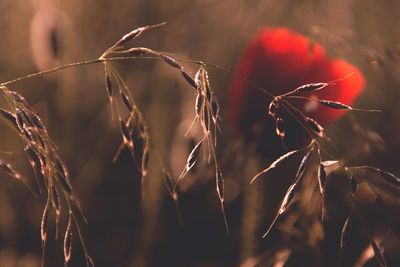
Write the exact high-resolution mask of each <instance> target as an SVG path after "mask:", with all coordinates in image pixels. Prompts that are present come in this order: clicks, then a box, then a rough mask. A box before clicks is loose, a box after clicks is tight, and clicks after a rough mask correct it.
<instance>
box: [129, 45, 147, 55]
mask: <svg viewBox="0 0 400 267" xmlns="http://www.w3.org/2000/svg"><path fill="white" fill-rule="evenodd" d="M147 52H148V50H147V49H144V48H143V47H133V48H130V49H129V50H128V51H127V53H128V54H129V55H131V56H134V57H135V56H141V55H143V54H146V53H147Z"/></svg>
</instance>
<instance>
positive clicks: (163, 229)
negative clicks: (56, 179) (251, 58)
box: [0, 0, 400, 267]
mask: <svg viewBox="0 0 400 267" xmlns="http://www.w3.org/2000/svg"><path fill="white" fill-rule="evenodd" d="M399 14H400V2H399V1H397V0H381V1H373V0H353V1H351V0H328V1H315V0H298V1H289V0H283V1H273V0H261V1H257V0H251V1H245V0H229V1H224V0H220V1H212V0H193V1H184V0H170V1H162V0H159V1H156V0H147V1H139V0H137V1H132V0H131V1H128V0H114V1H106V0H86V1H80V0H69V1H62V0H36V1H35V0H31V1H26V0H24V1H22V0H13V1H11V0H2V1H0V40H1V41H0V70H1V71H0V80H1V81H7V80H10V79H13V78H16V77H19V76H23V75H25V74H28V73H32V72H36V71H39V70H45V69H49V68H52V67H54V66H57V65H62V64H67V63H71V62H75V61H80V60H85V59H95V58H97V57H99V56H100V55H101V54H102V52H103V51H104V50H106V49H107V48H108V47H109V46H111V45H112V44H113V43H114V42H115V41H116V40H118V39H119V38H120V37H121V36H122V35H124V34H125V33H127V32H129V31H131V30H132V29H134V28H137V27H139V26H143V25H147V24H156V23H160V22H164V21H166V22H167V25H166V26H164V27H162V28H159V29H154V30H152V31H150V32H148V33H146V34H145V35H143V37H141V38H140V39H138V40H137V44H138V46H145V47H149V48H152V49H155V50H159V51H166V52H170V53H173V54H175V55H176V57H177V58H189V59H195V60H202V61H205V62H210V63H213V64H216V65H219V66H223V67H226V68H227V69H231V70H233V69H234V68H235V63H236V62H237V60H238V58H239V57H240V54H241V52H242V49H243V48H244V46H245V44H246V43H247V41H248V40H249V38H251V36H253V35H254V34H255V33H256V32H257V31H258V30H259V29H261V28H262V27H264V26H287V27H291V28H293V29H295V30H297V31H299V32H301V33H303V34H304V35H306V36H309V37H310V38H313V39H315V40H316V41H318V42H321V43H322V44H323V45H324V46H325V47H326V49H327V51H328V53H329V55H330V56H332V57H340V58H343V59H346V60H348V61H350V62H352V63H353V64H355V65H356V66H358V67H359V68H360V69H361V70H362V71H363V73H364V74H365V77H366V80H367V87H368V88H367V90H365V91H364V93H363V95H362V96H361V97H360V98H359V101H358V103H357V105H358V106H360V107H365V108H376V109H383V110H384V114H372V115H371V114H369V113H368V114H362V113H357V114H356V120H357V121H358V123H359V125H360V126H361V127H363V128H366V129H370V130H371V131H374V132H376V133H377V134H379V135H380V136H381V137H382V139H383V140H384V141H385V143H386V145H385V148H384V149H382V147H381V146H368V145H366V144H364V143H357V135H356V134H353V133H354V129H350V128H352V127H350V126H349V125H354V124H349V121H353V120H354V118H353V117H352V116H348V117H347V118H345V119H343V120H342V121H341V122H338V123H337V124H336V125H333V126H332V127H331V129H330V131H331V136H333V139H334V140H335V142H336V144H338V146H339V148H342V150H339V151H340V153H339V155H338V156H340V157H342V156H343V157H345V155H351V157H350V158H351V159H352V161H353V162H354V163H359V162H362V163H363V164H367V163H369V164H373V165H374V166H377V167H382V168H384V169H386V170H389V171H392V172H393V173H395V174H400V172H399V169H398V163H399V156H398V155H399V150H400V138H399V137H398V135H399V130H400V129H399V127H400V124H399V123H398V121H399V116H400V108H399V105H398V103H397V102H398V97H399V85H400V78H399V77H400V75H399V74H400V64H399V57H400V40H399V39H400V20H399V19H398V15H399ZM184 65H185V68H186V69H188V70H189V71H190V72H191V73H193V74H194V73H195V72H196V66H195V65H190V64H184ZM119 66H120V71H121V73H123V76H124V78H125V79H126V81H127V82H128V85H129V87H130V89H131V92H132V94H133V95H134V96H135V99H136V102H137V104H138V105H139V107H140V108H141V110H142V112H143V113H144V115H145V118H146V120H147V122H148V124H149V128H150V129H149V130H150V134H151V137H152V139H153V143H154V149H153V152H154V151H156V153H158V154H159V155H160V157H161V159H163V161H164V164H165V166H167V168H168V169H170V170H171V172H172V173H173V175H175V176H176V175H178V174H179V172H180V171H181V169H182V168H183V166H184V161H185V160H186V157H187V153H189V152H190V149H189V147H190V143H191V142H193V141H191V140H193V138H196V136H195V135H194V136H193V137H191V135H189V137H187V138H185V137H184V134H185V131H186V129H187V127H188V125H189V124H190V121H191V119H192V118H193V117H194V97H195V95H194V93H193V91H192V89H191V88H190V87H189V86H188V85H187V83H186V82H185V81H184V80H183V79H182V78H181V76H180V75H179V73H178V72H176V71H174V70H172V69H171V68H169V67H168V66H166V65H165V64H163V63H162V62H158V61H146V60H143V61H141V60H137V61H132V62H124V63H121V64H119ZM209 73H210V78H211V82H212V86H213V87H214V91H215V93H216V94H217V97H218V98H219V99H220V103H221V106H222V119H223V123H222V131H223V134H222V135H220V136H219V141H220V142H219V146H218V150H219V151H218V157H219V158H220V160H221V162H222V168H223V172H224V174H225V178H226V195H227V196H226V198H227V199H226V208H227V215H228V221H229V224H230V226H231V234H230V236H227V235H226V232H225V229H224V224H223V220H222V216H221V214H220V209H219V204H218V198H217V195H216V193H215V186H214V183H213V174H212V168H211V171H207V170H202V171H200V173H201V175H196V174H194V175H192V176H190V177H188V179H187V180H188V182H187V183H185V185H184V186H183V189H182V190H183V191H184V192H183V193H182V196H181V202H180V205H181V213H182V218H183V227H182V228H180V227H179V223H178V219H177V215H176V210H175V207H174V203H173V201H172V200H171V199H170V197H169V195H168V193H167V191H166V190H165V188H164V182H163V178H162V175H161V174H160V171H159V169H158V168H157V166H158V164H157V163H156V162H155V160H154V158H152V159H151V162H150V174H149V176H148V177H147V178H146V180H145V184H144V188H145V189H144V196H145V197H144V199H143V200H141V193H140V187H141V185H140V182H139V176H138V173H137V170H136V168H135V165H134V164H133V163H132V160H131V159H130V156H129V153H127V152H126V151H125V152H124V153H123V154H122V156H121V158H120V160H119V161H118V162H117V163H115V164H113V163H112V158H113V156H114V154H115V152H116V150H117V148H118V145H119V142H120V141H121V135H120V133H119V128H118V127H119V126H118V123H117V121H116V120H114V121H113V120H111V113H110V107H109V104H108V99H107V95H106V92H105V89H104V73H103V67H102V66H101V65H100V64H98V65H89V66H82V67H78V68H73V69H67V70H64V71H60V72H57V73H55V74H51V75H46V76H43V77H40V78H35V79H31V80H28V81H24V82H20V83H18V84H15V85H13V86H12V87H11V88H12V89H14V90H17V91H18V92H20V93H22V94H23V95H24V96H25V97H26V98H27V100H28V101H29V102H30V103H31V104H32V106H34V108H35V109H36V110H37V112H38V113H39V115H41V116H42V118H43V119H44V121H45V123H46V125H47V126H48V130H49V133H50V136H51V137H52V138H53V140H54V141H55V143H56V144H57V146H58V147H59V149H60V154H61V155H62V156H63V158H64V160H65V162H66V164H67V166H68V167H69V169H70V172H71V176H72V177H73V185H74V188H75V190H76V192H77V195H78V196H79V200H80V202H81V204H82V207H83V210H84V211H85V213H86V215H87V217H88V220H89V224H88V225H84V226H83V230H84V235H85V238H86V240H87V246H88V248H89V251H90V253H91V254H92V256H93V258H94V260H95V262H96V266H121V267H123V266H199V267H200V266H244V267H248V266H256V265H257V264H259V266H282V265H279V264H280V263H281V262H280V260H279V259H281V258H282V259H283V258H285V257H286V258H287V257H288V255H291V254H292V252H293V251H297V250H296V248H295V247H296V246H297V248H298V247H299V246H300V247H301V246H303V245H304V243H307V248H308V249H304V250H301V251H302V252H301V253H298V255H297V256H296V255H295V256H294V258H293V260H292V262H290V261H289V262H288V266H319V263H318V262H319V260H320V257H321V253H320V250H321V249H320V244H321V242H322V241H321V240H322V234H321V229H320V228H321V226H320V225H318V224H315V228H312V229H308V231H309V233H308V234H307V235H308V237H307V238H300V240H302V242H297V243H296V242H295V243H293V244H294V245H295V246H292V243H290V242H289V241H288V242H286V243H285V245H287V246H284V245H282V246H281V245H279V244H278V245H277V244H274V243H273V242H267V241H262V240H261V236H262V234H263V231H264V230H265V228H266V225H268V222H270V218H271V216H272V214H273V212H274V210H273V209H272V210H265V207H264V206H263V205H262V204H261V203H263V202H264V201H265V200H267V201H269V200H271V201H272V202H273V203H275V204H274V205H277V203H278V202H279V200H280V198H278V197H275V196H269V195H266V194H264V193H265V192H264V193H263V189H262V188H260V187H257V186H256V187H253V188H249V187H248V179H249V178H250V177H252V176H253V175H254V174H255V173H256V172H257V171H258V170H259V169H260V166H266V165H267V164H266V162H263V161H262V160H260V159H259V158H258V157H257V156H256V155H255V154H254V153H251V151H250V152H249V151H246V152H239V153H238V152H237V150H238V149H237V147H238V145H237V144H238V140H237V137H236V135H235V133H233V130H232V128H231V126H230V125H229V123H228V120H227V116H226V113H224V107H226V100H227V92H228V90H227V89H228V87H229V82H230V80H231V76H230V75H229V74H227V73H224V72H223V71H220V70H213V69H209ZM0 140H2V141H1V142H0V158H4V159H7V160H10V161H11V162H13V163H14V164H15V165H16V166H17V167H18V168H19V169H20V170H21V172H22V173H24V174H26V175H27V176H29V177H32V173H31V171H30V169H29V167H28V166H29V165H28V164H27V160H26V159H25V157H24V153H23V146H22V143H21V142H20V140H19V139H18V138H17V137H15V134H14V133H13V132H12V131H11V130H10V129H8V128H7V127H2V128H1V130H0ZM349 144H351V145H352V146H349ZM377 147H378V148H377ZM379 148H380V149H379ZM260 164H261V165H260ZM277 178H279V177H277ZM276 181H278V182H277V190H278V191H279V190H280V191H282V190H284V189H283V186H285V184H283V185H282V184H280V183H279V179H277V180H276ZM272 190H275V189H272ZM282 192H283V191H282ZM281 194H282V193H281ZM280 197H282V196H280ZM43 200H44V198H43V197H42V198H41V199H35V198H34V197H33V196H32V195H31V194H30V193H29V192H28V190H26V188H25V187H24V186H23V185H21V184H20V183H18V182H15V181H14V180H10V179H8V178H7V177H4V179H0V266H5V267H6V266H7V267H8V266H18V267H23V266H39V265H40V258H41V241H40V218H41V213H42V209H43V207H44V202H43ZM269 205H271V204H269ZM272 207H273V205H272ZM396 216H397V215H396ZM396 216H393V218H389V219H388V220H393V221H392V223H394V222H398V221H399V219H398V218H396ZM317 217H318V216H317ZM314 219H315V218H314ZM396 220H397V221H396ZM64 225H65V222H64ZM306 225H307V223H306ZM311 225H314V224H309V226H310V227H311ZM395 236H396V235H394V237H393V238H392V239H394V240H391V242H392V243H394V245H393V246H394V247H397V248H398V240H397V239H396V237H395ZM53 237H54V234H50V237H49V243H48V248H47V252H46V255H45V257H46V263H47V266H62V265H63V255H62V238H61V239H59V240H54V238H53ZM276 240H278V239H276ZM299 244H300V245H299ZM277 247H279V248H277ZM72 253H73V256H72V262H71V264H70V266H83V262H84V261H83V253H82V249H81V247H80V245H79V242H78V238H77V235H76V234H75V235H74V245H73V252H72ZM388 253H389V252H388ZM293 255H294V254H293ZM257 262H258V263H257ZM397 263H398V262H397ZM274 264H275V265H274ZM371 264H372V265H368V266H375V265H373V263H371ZM257 266H258V265H257ZM393 266H395V265H393Z"/></svg>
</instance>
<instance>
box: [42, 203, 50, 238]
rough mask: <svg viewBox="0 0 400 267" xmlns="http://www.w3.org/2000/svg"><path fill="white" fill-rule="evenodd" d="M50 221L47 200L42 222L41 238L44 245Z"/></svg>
mask: <svg viewBox="0 0 400 267" xmlns="http://www.w3.org/2000/svg"><path fill="white" fill-rule="evenodd" d="M48 220H49V200H47V202H46V206H45V207H44V210H43V215H42V221H41V223H40V237H41V239H42V242H43V243H45V242H46V237H47V225H48Z"/></svg>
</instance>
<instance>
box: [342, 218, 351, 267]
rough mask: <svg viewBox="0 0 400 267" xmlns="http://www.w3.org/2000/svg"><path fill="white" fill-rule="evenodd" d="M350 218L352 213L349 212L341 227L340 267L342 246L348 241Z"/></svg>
mask: <svg viewBox="0 0 400 267" xmlns="http://www.w3.org/2000/svg"><path fill="white" fill-rule="evenodd" d="M352 218H353V211H351V213H350V214H349V215H348V216H347V218H346V221H345V222H344V224H343V227H342V232H341V234H340V250H339V266H341V262H342V256H343V250H344V246H345V244H346V242H347V240H348V239H349V235H350V230H351V221H352Z"/></svg>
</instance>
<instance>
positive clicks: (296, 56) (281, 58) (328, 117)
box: [229, 28, 365, 143]
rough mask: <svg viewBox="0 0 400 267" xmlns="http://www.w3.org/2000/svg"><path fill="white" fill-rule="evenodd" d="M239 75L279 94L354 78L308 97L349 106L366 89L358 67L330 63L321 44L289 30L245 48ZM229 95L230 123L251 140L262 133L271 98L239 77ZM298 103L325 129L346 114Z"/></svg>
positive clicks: (269, 32)
mask: <svg viewBox="0 0 400 267" xmlns="http://www.w3.org/2000/svg"><path fill="white" fill-rule="evenodd" d="M236 73H237V74H238V75H239V76H240V77H243V78H245V79H246V80H249V81H252V82H253V83H255V84H257V85H258V86H260V87H262V88H264V89H266V90H268V91H269V92H271V93H272V94H274V95H280V94H283V93H285V92H289V91H290V90H292V89H294V88H296V87H298V86H301V85H304V84H308V83H314V82H329V81H334V80H338V79H342V78H344V77H346V76H348V75H349V74H350V73H352V75H350V76H349V77H347V78H345V79H342V80H340V81H337V82H336V83H335V84H333V85H330V86H328V87H326V88H324V89H322V90H319V91H315V92H312V93H309V94H308V95H305V96H308V97H318V98H319V99H325V100H331V101H338V102H341V103H343V104H346V105H351V104H352V103H353V102H354V100H355V99H356V97H357V96H358V95H359V94H360V93H361V91H362V90H363V88H364V85H365V80H364V77H363V75H362V73H361V72H360V70H359V69H358V68H357V67H355V66H353V65H351V64H350V63H348V62H346V61H344V60H340V59H331V58H329V57H328V56H327V55H326V53H325V49H324V48H323V47H322V46H321V45H320V44H318V43H315V42H312V41H310V40H309V39H307V38H306V37H305V36H303V35H301V34H299V33H296V32H294V31H292V30H290V29H287V28H266V29H263V30H262V31H261V32H259V33H258V34H257V35H256V36H255V37H254V38H253V40H251V41H250V43H249V44H248V46H247V48H245V52H244V54H243V56H242V58H241V60H240V62H239V64H238V67H237V70H236ZM229 94H230V96H229V116H230V120H231V123H232V124H233V126H234V127H235V128H236V129H237V130H238V131H239V132H240V133H242V134H243V135H245V136H247V137H249V136H252V135H254V132H255V131H257V129H259V128H260V127H258V126H260V125H264V127H265V125H266V123H267V122H266V120H268V119H267V113H268V111H267V109H268V105H269V102H270V101H271V99H270V97H268V96H267V95H265V94H264V93H262V92H260V91H258V90H256V89H255V88H253V87H251V86H250V85H249V84H248V83H246V82H244V81H243V80H240V79H236V78H235V79H234V80H233V82H232V84H231V87H230V92H229ZM293 104H294V105H295V106H296V107H297V108H299V109H300V110H301V111H302V112H304V114H305V115H306V116H309V117H311V118H314V119H315V120H317V121H318V122H319V123H320V124H321V125H327V124H328V123H330V122H333V121H335V120H337V119H339V118H340V117H341V116H342V115H344V113H345V111H343V110H334V109H330V108H328V107H325V106H321V105H318V103H317V102H315V101H312V102H311V101H304V100H303V101H296V102H293ZM271 126H272V124H271ZM270 132H271V133H274V130H273V129H270ZM289 141H290V140H289ZM294 143H296V142H294Z"/></svg>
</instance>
